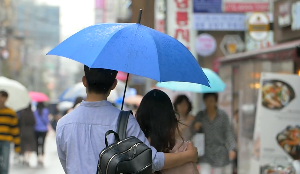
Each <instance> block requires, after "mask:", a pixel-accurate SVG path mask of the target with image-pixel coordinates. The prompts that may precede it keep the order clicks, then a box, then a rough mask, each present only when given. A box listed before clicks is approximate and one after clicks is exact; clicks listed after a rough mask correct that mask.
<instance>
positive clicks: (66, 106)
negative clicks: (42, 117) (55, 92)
mask: <svg viewBox="0 0 300 174" xmlns="http://www.w3.org/2000/svg"><path fill="white" fill-rule="evenodd" d="M73 105H74V103H73V102H69V101H63V102H60V103H58V105H57V109H58V110H59V111H66V110H68V109H71V108H72V107H73Z"/></svg>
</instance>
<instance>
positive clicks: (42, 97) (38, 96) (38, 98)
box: [29, 91, 49, 102]
mask: <svg viewBox="0 0 300 174" xmlns="http://www.w3.org/2000/svg"><path fill="white" fill-rule="evenodd" d="M29 96H30V98H31V100H32V101H35V102H47V101H49V98H48V96H47V95H46V94H44V93H41V92H34V91H30V92H29Z"/></svg>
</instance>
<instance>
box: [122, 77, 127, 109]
mask: <svg viewBox="0 0 300 174" xmlns="http://www.w3.org/2000/svg"><path fill="white" fill-rule="evenodd" d="M128 79H129V73H127V78H126V84H125V89H124V94H123V101H122V107H121V110H123V107H124V101H125V94H126V89H127V85H128Z"/></svg>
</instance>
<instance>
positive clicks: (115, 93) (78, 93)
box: [62, 81, 125, 102]
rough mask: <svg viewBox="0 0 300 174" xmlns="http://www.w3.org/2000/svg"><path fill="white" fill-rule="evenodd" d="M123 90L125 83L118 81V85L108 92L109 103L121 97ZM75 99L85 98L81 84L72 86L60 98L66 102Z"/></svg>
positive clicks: (84, 91)
mask: <svg viewBox="0 0 300 174" xmlns="http://www.w3.org/2000/svg"><path fill="white" fill-rule="evenodd" d="M124 89H125V83H124V82H121V81H118V84H117V86H116V88H115V89H114V90H112V91H111V92H110V95H109V97H108V100H109V101H110V102H114V101H115V100H117V99H118V98H119V97H120V96H122V95H123V92H124ZM76 97H83V98H85V97H86V88H85V86H84V85H83V84H82V82H80V83H76V84H75V85H74V86H72V87H71V88H70V89H69V90H68V91H67V92H66V93H65V94H64V95H63V97H62V98H63V99H65V100H67V99H72V98H76Z"/></svg>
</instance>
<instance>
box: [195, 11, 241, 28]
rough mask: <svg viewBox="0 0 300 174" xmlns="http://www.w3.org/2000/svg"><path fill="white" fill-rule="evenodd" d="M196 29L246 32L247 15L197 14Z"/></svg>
mask: <svg viewBox="0 0 300 174" xmlns="http://www.w3.org/2000/svg"><path fill="white" fill-rule="evenodd" d="M194 28H195V29H196V30H200V31H201V30H202V31H245V30H246V27H245V14H238V13H237V14H234V13H233V14H230V13H195V14H194Z"/></svg>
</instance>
